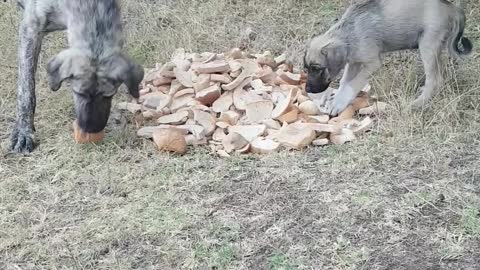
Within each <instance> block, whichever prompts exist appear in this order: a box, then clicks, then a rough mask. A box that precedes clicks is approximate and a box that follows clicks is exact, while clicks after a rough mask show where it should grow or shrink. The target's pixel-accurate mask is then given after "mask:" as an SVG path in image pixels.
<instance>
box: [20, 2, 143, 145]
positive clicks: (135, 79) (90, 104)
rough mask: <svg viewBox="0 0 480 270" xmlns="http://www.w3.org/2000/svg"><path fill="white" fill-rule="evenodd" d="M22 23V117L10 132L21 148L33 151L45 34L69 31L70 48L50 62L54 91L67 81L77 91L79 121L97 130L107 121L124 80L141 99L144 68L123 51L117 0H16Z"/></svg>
mask: <svg viewBox="0 0 480 270" xmlns="http://www.w3.org/2000/svg"><path fill="white" fill-rule="evenodd" d="M17 3H18V5H19V6H20V7H21V9H22V10H23V18H22V21H21V23H20V27H19V38H20V44H19V48H18V64H19V68H18V73H19V75H18V92H17V117H16V123H15V127H14V130H13V133H12V136H11V143H12V144H11V148H12V150H14V151H16V152H31V151H32V150H33V149H34V142H35V141H34V132H35V127H34V115H35V106H36V100H35V73H36V69H37V62H38V56H39V54H40V49H41V45H42V39H43V37H44V36H45V35H46V34H47V33H49V32H54V31H61V30H66V31H67V35H68V43H69V46H70V47H69V48H68V49H65V50H63V51H62V52H60V53H59V54H58V55H56V56H55V57H53V58H52V59H51V60H50V61H49V63H48V66H47V73H48V81H49V84H50V88H51V89H52V90H53V91H56V90H58V89H59V88H60V87H61V85H62V83H63V82H69V83H70V84H71V88H72V90H73V100H74V103H75V113H76V117H77V123H78V125H79V127H80V129H82V131H84V132H87V133H97V132H99V131H102V130H103V129H104V128H105V126H106V125H107V121H108V118H109V116H110V109H111V103H112V97H113V96H114V95H115V94H116V92H117V89H118V88H119V87H120V85H122V84H125V85H126V86H127V88H128V90H129V92H130V94H131V95H132V96H133V97H135V98H138V97H139V85H140V82H141V80H142V79H143V75H144V71H143V68H142V67H141V66H140V65H139V64H137V63H135V62H134V61H133V60H132V59H130V58H129V57H128V56H126V55H125V54H123V53H122V48H123V45H124V41H123V37H122V22H121V15H120V7H119V5H118V3H117V1H116V0H17Z"/></svg>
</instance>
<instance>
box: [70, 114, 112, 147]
mask: <svg viewBox="0 0 480 270" xmlns="http://www.w3.org/2000/svg"><path fill="white" fill-rule="evenodd" d="M73 137H74V139H75V142H76V143H78V144H85V143H98V142H101V141H102V140H103V138H104V137H105V130H102V131H100V132H98V133H87V132H83V131H82V129H81V128H80V127H79V126H78V123H77V120H75V121H73Z"/></svg>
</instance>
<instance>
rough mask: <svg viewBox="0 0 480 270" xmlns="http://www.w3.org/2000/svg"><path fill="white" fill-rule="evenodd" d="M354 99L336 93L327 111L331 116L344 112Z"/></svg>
mask: <svg viewBox="0 0 480 270" xmlns="http://www.w3.org/2000/svg"><path fill="white" fill-rule="evenodd" d="M352 101H353V100H351V99H350V98H349V97H346V96H340V95H335V97H334V98H333V101H332V102H330V103H329V104H328V105H327V106H328V109H327V111H328V113H329V114H330V115H331V116H337V115H339V114H340V113H341V112H343V111H344V110H345V109H346V108H347V107H348V105H350V103H351V102H352Z"/></svg>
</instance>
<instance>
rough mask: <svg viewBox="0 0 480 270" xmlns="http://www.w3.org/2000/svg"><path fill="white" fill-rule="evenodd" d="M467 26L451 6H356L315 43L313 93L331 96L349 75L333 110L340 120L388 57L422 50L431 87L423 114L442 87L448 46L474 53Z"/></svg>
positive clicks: (433, 2) (432, 2)
mask: <svg viewBox="0 0 480 270" xmlns="http://www.w3.org/2000/svg"><path fill="white" fill-rule="evenodd" d="M465 20H466V19H465V14H464V12H463V11H462V10H460V9H459V8H457V7H456V6H454V5H453V4H452V3H450V2H448V1H446V0H421V1H419V0H368V1H366V2H363V3H359V4H354V5H352V6H350V7H349V8H348V9H347V11H346V12H345V14H344V15H343V16H342V18H341V19H340V20H339V21H338V22H337V23H336V24H335V25H333V26H332V27H331V28H330V29H329V30H328V31H327V32H326V33H324V34H323V35H318V36H314V37H313V39H312V40H311V41H310V42H309V44H308V46H307V49H306V53H305V58H304V63H305V68H306V69H307V72H308V82H307V92H309V93H320V92H323V91H325V90H326V89H327V88H328V86H329V85H330V83H331V82H332V80H334V79H335V77H336V76H337V75H338V74H339V73H340V72H341V71H342V70H343V69H345V71H344V74H343V77H342V79H341V81H340V88H339V90H338V92H337V94H336V95H335V97H334V98H333V101H332V102H331V104H330V105H328V112H329V113H330V114H331V115H337V114H338V113H340V112H342V111H343V110H344V109H345V108H346V107H347V106H348V105H349V104H351V102H352V101H353V100H354V99H355V97H356V96H357V94H358V92H359V91H361V89H362V88H363V87H364V86H365V85H366V84H367V82H368V79H369V78H370V76H371V75H372V73H373V72H375V71H376V70H377V69H379V68H380V67H381V55H382V54H383V53H387V52H392V51H398V50H406V49H419V51H420V54H421V57H422V61H423V64H424V68H425V73H426V82H425V86H424V87H422V88H423V89H422V92H421V94H420V96H419V97H418V98H417V99H416V100H415V101H414V103H413V107H414V108H415V109H417V108H422V107H423V106H424V105H426V104H427V103H428V102H429V101H430V100H431V98H432V97H433V96H434V95H435V94H436V93H438V91H439V89H440V87H441V84H442V76H441V73H440V70H441V68H440V65H441V62H440V55H441V52H442V49H443V48H444V47H445V46H447V47H448V51H449V53H450V54H451V55H453V56H456V57H460V56H462V55H468V54H470V52H471V51H472V43H471V41H470V40H469V39H468V38H465V37H463V30H464V28H465ZM460 44H461V45H462V47H463V48H461V47H460V46H459V45H460Z"/></svg>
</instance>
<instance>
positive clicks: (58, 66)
mask: <svg viewBox="0 0 480 270" xmlns="http://www.w3.org/2000/svg"><path fill="white" fill-rule="evenodd" d="M89 70H90V71H91V64H90V60H89V59H88V57H87V56H86V55H84V54H82V53H81V52H80V51H78V50H75V49H67V50H64V51H62V52H60V53H59V54H57V55H56V56H55V57H53V58H52V59H50V61H49V62H48V65H47V73H48V83H49V85H50V89H52V90H53V91H57V90H58V89H60V87H61V86H62V83H63V82H64V81H65V80H68V79H71V78H73V77H74V76H79V75H81V74H86V73H87V72H88V71H89Z"/></svg>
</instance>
